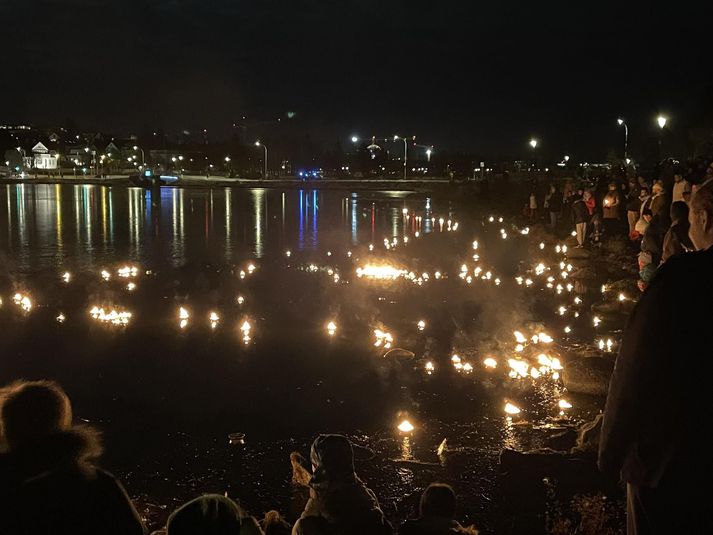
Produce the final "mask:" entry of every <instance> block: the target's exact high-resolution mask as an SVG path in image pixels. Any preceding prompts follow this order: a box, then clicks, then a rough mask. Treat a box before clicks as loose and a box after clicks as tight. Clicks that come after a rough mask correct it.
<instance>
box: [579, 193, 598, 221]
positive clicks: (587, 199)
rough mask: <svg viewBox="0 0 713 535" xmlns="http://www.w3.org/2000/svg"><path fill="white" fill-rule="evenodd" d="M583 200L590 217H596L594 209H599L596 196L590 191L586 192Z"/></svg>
mask: <svg viewBox="0 0 713 535" xmlns="http://www.w3.org/2000/svg"><path fill="white" fill-rule="evenodd" d="M582 198H583V199H584V204H585V205H586V207H587V212H589V217H592V216H593V215H594V209H595V208H596V207H597V201H596V200H595V199H594V195H592V192H591V191H590V190H586V191H585V192H584V196H583V197H582Z"/></svg>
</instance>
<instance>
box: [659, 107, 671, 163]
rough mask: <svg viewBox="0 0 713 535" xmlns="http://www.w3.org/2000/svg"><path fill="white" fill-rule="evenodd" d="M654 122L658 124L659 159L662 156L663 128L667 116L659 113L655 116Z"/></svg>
mask: <svg viewBox="0 0 713 535" xmlns="http://www.w3.org/2000/svg"><path fill="white" fill-rule="evenodd" d="M656 122H657V123H658V125H659V129H660V132H659V160H661V159H662V158H663V129H664V127H665V126H666V123H667V122H668V118H667V117H666V116H664V115H659V116H658V117H657V118H656Z"/></svg>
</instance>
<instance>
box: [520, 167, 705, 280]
mask: <svg viewBox="0 0 713 535" xmlns="http://www.w3.org/2000/svg"><path fill="white" fill-rule="evenodd" d="M710 178H713V163H711V164H710V165H709V166H708V168H707V170H706V175H705V176H704V177H703V179H702V180H700V179H699V180H696V181H695V182H697V183H693V182H694V180H691V179H688V178H685V177H684V176H683V174H682V173H681V172H680V171H679V172H674V174H673V177H672V181H671V182H670V183H667V182H666V181H664V180H656V181H654V182H653V183H652V182H650V181H649V180H647V179H646V178H645V177H643V176H641V175H639V176H637V177H631V178H629V179H616V180H607V179H605V178H602V179H599V180H597V181H594V182H591V183H588V184H578V185H576V184H575V183H574V182H573V181H571V180H568V181H566V182H565V183H564V184H563V185H561V186H560V184H557V183H553V184H550V185H549V186H548V188H547V192H546V193H545V194H544V195H543V194H541V193H540V192H539V188H538V185H537V183H536V182H533V183H532V186H531V189H530V194H529V196H528V199H527V201H526V203H525V212H526V215H527V216H528V217H529V219H530V221H531V222H536V221H540V220H544V221H545V222H546V223H547V224H548V226H549V228H550V229H551V230H552V231H553V232H558V231H559V230H562V228H564V227H565V226H566V225H567V224H569V225H571V227H570V228H572V229H573V233H574V235H576V238H577V247H578V248H584V247H590V246H591V247H599V246H601V244H602V242H603V240H604V239H608V238H612V237H626V239H627V240H628V241H629V242H631V244H632V245H633V246H634V247H635V249H636V250H637V254H638V264H639V281H638V285H639V288H640V289H641V290H642V291H643V290H644V289H646V287H647V286H648V284H649V283H650V282H651V280H652V277H653V276H654V274H655V273H656V269H657V268H658V267H659V266H661V265H662V264H663V263H665V262H666V261H667V260H669V259H670V258H672V257H673V256H675V255H677V254H681V253H684V252H690V251H693V250H694V247H693V243H692V242H691V240H690V238H689V236H688V232H689V221H688V218H689V203H690V201H691V195H692V193H693V191H694V190H695V189H696V188H697V187H698V185H699V184H702V183H703V182H704V181H705V180H707V179H710ZM540 207H541V208H540Z"/></svg>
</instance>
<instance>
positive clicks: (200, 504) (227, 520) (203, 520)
mask: <svg viewBox="0 0 713 535" xmlns="http://www.w3.org/2000/svg"><path fill="white" fill-rule="evenodd" d="M262 534H263V532H262V530H261V529H260V526H259V525H258V523H257V521H256V520H255V519H254V518H253V517H251V516H248V515H247V514H246V513H245V512H244V511H243V510H242V509H241V508H240V506H239V505H238V504H237V503H235V502H234V501H233V500H231V499H230V498H228V497H226V496H221V495H220V494H206V495H204V496H200V497H199V498H196V499H194V500H191V501H189V502H188V503H185V504H183V505H182V506H181V507H179V508H178V509H176V510H175V511H174V512H173V513H171V516H170V517H168V522H167V523H166V535H262Z"/></svg>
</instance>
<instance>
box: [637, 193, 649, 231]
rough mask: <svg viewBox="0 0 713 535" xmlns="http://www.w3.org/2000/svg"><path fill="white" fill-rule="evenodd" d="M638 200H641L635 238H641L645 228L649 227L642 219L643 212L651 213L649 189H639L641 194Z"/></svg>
mask: <svg viewBox="0 0 713 535" xmlns="http://www.w3.org/2000/svg"><path fill="white" fill-rule="evenodd" d="M639 200H641V208H639V220H638V221H637V222H636V227H635V229H636V238H641V237H642V236H643V235H644V232H646V227H648V226H649V222H648V221H647V219H646V218H645V217H644V212H645V211H647V210H648V211H649V212H651V195H650V194H649V189H648V188H646V187H642V188H641V194H640V195H639Z"/></svg>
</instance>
